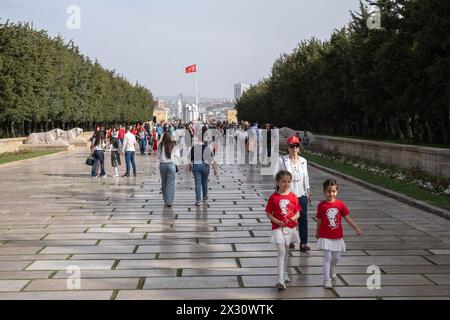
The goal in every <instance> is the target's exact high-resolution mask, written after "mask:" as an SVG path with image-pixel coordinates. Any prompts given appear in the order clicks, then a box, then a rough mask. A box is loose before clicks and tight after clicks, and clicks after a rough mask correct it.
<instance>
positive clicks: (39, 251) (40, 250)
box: [35, 246, 47, 254]
mask: <svg viewBox="0 0 450 320" xmlns="http://www.w3.org/2000/svg"><path fill="white" fill-rule="evenodd" d="M45 248H47V246H43V247H42V248H41V249H39V250H38V251H36V253H35V254H40V253H41V252H42V251H43V250H44V249H45Z"/></svg>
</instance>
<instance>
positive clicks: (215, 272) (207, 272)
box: [182, 267, 297, 277]
mask: <svg viewBox="0 0 450 320" xmlns="http://www.w3.org/2000/svg"><path fill="white" fill-rule="evenodd" d="M277 272H278V271H277V268H198V269H183V270H182V275H183V277H188V276H229V275H236V276H238V275H268V274H270V275H276V274H277ZM288 273H289V274H297V271H296V270H295V269H294V268H291V267H290V268H288Z"/></svg>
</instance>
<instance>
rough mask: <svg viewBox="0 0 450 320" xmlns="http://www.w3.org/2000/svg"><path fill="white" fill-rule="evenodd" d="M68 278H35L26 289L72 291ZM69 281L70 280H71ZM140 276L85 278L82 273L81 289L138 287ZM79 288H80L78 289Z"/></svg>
mask: <svg viewBox="0 0 450 320" xmlns="http://www.w3.org/2000/svg"><path fill="white" fill-rule="evenodd" d="M67 282H68V281H67V280H66V279H38V280H33V281H32V282H31V283H30V284H29V285H28V286H27V287H26V288H25V291H58V290H64V291H72V290H75V289H70V287H68V286H67ZM69 283H71V282H70V280H69ZM138 283H139V278H123V279H120V278H119V279H117V278H96V279H84V278H83V273H81V279H80V290H114V289H137V285H138ZM76 290H78V289H76Z"/></svg>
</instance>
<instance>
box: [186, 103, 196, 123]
mask: <svg viewBox="0 0 450 320" xmlns="http://www.w3.org/2000/svg"><path fill="white" fill-rule="evenodd" d="M198 118H199V112H198V106H197V105H195V104H186V105H185V106H184V107H183V121H187V122H189V121H193V122H194V121H197V120H198Z"/></svg>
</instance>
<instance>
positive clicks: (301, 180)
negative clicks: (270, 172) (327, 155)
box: [275, 136, 311, 252]
mask: <svg viewBox="0 0 450 320" xmlns="http://www.w3.org/2000/svg"><path fill="white" fill-rule="evenodd" d="M287 144H288V152H289V154H287V155H284V156H281V157H280V158H279V161H278V168H277V170H276V172H278V171H279V170H287V171H289V172H290V173H291V174H292V183H291V192H292V193H294V194H295V195H296V196H297V197H298V200H299V202H300V206H301V212H300V219H299V220H298V226H299V234H300V251H302V252H306V251H309V250H311V249H310V247H309V246H308V203H309V204H310V205H311V193H310V186H309V175H308V164H307V162H306V159H305V158H302V157H300V156H299V153H300V139H299V138H298V137H297V136H291V137H289V138H288V140H287ZM276 172H275V173H276ZM292 247H293V245H291V248H292Z"/></svg>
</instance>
